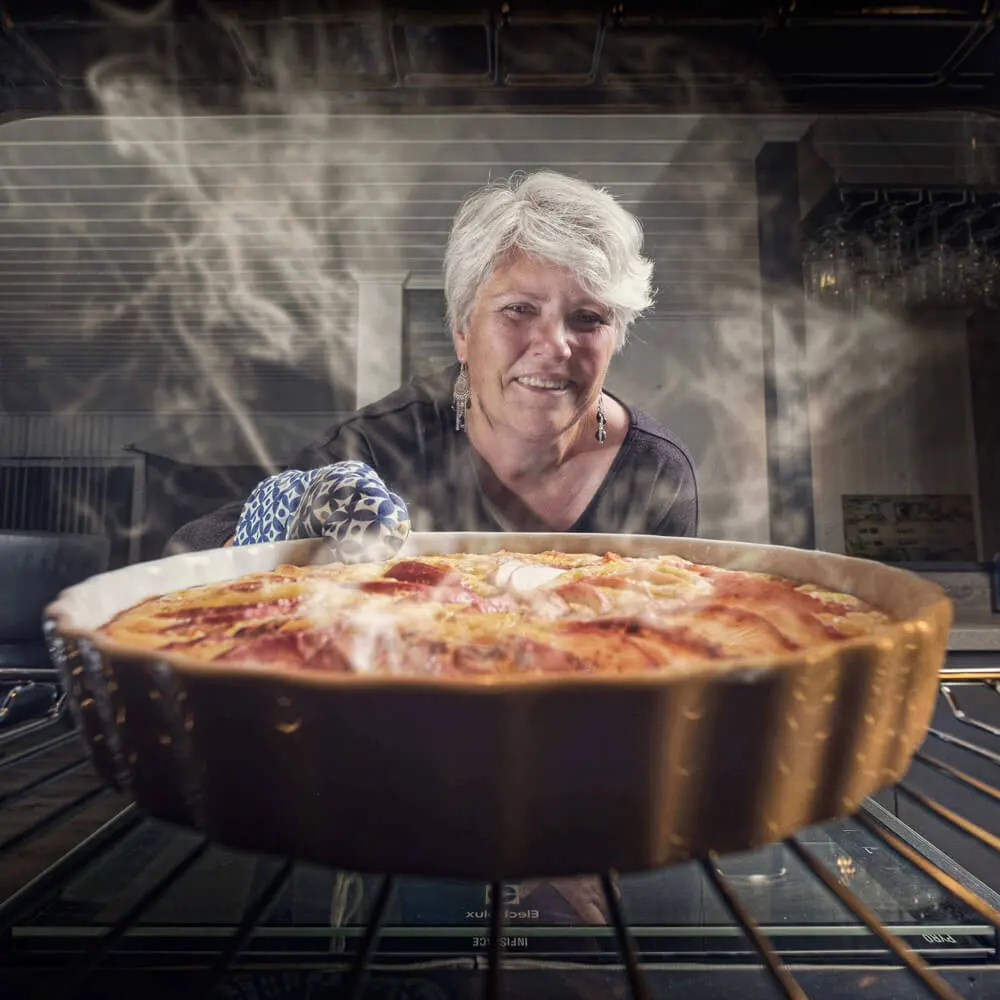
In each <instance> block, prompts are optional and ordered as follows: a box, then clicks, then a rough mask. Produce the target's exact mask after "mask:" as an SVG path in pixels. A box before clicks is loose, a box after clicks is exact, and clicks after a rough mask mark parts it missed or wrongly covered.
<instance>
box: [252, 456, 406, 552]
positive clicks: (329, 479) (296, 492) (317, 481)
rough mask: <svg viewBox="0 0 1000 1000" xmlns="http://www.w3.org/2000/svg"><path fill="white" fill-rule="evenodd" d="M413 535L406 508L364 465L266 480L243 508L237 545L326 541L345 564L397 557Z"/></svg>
mask: <svg viewBox="0 0 1000 1000" xmlns="http://www.w3.org/2000/svg"><path fill="white" fill-rule="evenodd" d="M409 533H410V515H409V512H408V511H407V509H406V504H405V503H403V501H402V499H400V497H398V496H397V495H396V494H395V493H392V492H390V490H389V488H388V487H387V486H386V485H385V483H384V482H382V480H381V479H380V478H379V477H378V475H377V474H376V473H375V471H374V469H372V468H371V467H370V466H368V465H365V464H364V463H363V462H337V463H336V464H334V465H326V466H323V467H322V468H320V469H309V470H307V471H305V472H300V471H299V470H297V469H288V470H286V471H285V472H280V473H278V474H277V475H276V476H271V477H269V478H268V479H265V480H264V481H263V482H262V483H258V485H257V486H256V487H255V488H254V490H253V492H252V493H251V494H250V496H249V497H248V499H247V502H246V503H245V504H244V505H243V511H242V513H241V514H240V519H239V521H238V523H237V525H236V532H235V534H234V536H233V544H234V545H253V544H255V543H258V542H281V541H287V540H291V539H295V538H319V537H325V538H326V539H328V540H329V541H330V543H331V544H332V547H333V550H334V555H335V556H336V557H337V558H338V559H339V560H340V561H341V562H374V561H379V560H382V559H389V558H391V557H392V556H394V555H395V554H396V553H397V552H398V551H399V549H400V547H401V546H402V545H403V543H404V542H405V541H406V539H407V537H408V536H409Z"/></svg>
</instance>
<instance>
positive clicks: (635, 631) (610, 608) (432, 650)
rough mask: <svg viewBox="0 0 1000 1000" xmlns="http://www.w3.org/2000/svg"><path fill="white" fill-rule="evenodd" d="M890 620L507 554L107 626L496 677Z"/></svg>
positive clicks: (114, 632)
mask: <svg viewBox="0 0 1000 1000" xmlns="http://www.w3.org/2000/svg"><path fill="white" fill-rule="evenodd" d="M889 622H890V619H889V617H888V616H887V615H885V614H883V613H882V612H881V611H879V610H877V609H876V608H873V607H871V606H870V605H867V604H865V603H864V602H862V601H860V600H858V599H857V598H855V597H852V596H850V595H848V594H842V593H836V592H831V591H828V590H824V589H821V588H819V587H817V586H815V585H811V584H803V583H799V582H796V581H794V580H789V579H784V578H781V577H776V576H772V575H768V574H761V573H751V572H745V571H739V570H728V569H720V568H717V567H712V566H705V565H699V564H697V563H693V562H690V561H688V560H685V559H682V558H680V557H679V556H672V555H664V556H655V557H646V558H629V557H624V556H621V555H617V554H615V553H612V552H609V553H606V554H605V555H594V554H569V553H564V552H542V553H537V554H530V555H525V554H521V553H512V552H503V551H501V552H496V553H491V554H489V555H482V554H464V553H463V554H452V555H439V556H421V557H420V558H402V557H400V558H395V559H391V560H389V561H387V562H383V563H363V564H355V565H345V564H341V563H335V564H329V565H322V566H308V567H300V566H279V567H278V568H277V569H275V570H272V571H270V572H262V573H254V574H250V575H247V576H243V577H241V578H238V579H235V580H229V581H225V582H222V583H216V584H210V585H204V586H198V587H191V588H188V589H185V590H181V591H177V592H174V593H168V594H163V595H160V596H157V597H152V598H149V599H148V600H145V601H142V602H141V603H139V604H136V605H135V606H134V607H131V608H129V609H127V610H125V611H122V612H120V613H119V614H118V615H116V616H115V617H114V618H113V619H112V620H111V621H109V622H107V623H106V624H105V625H104V626H103V627H102V629H101V631H102V632H103V634H104V635H105V636H107V637H108V638H109V639H112V640H115V641H117V642H120V643H123V644H127V645H129V646H133V647H141V648H144V649H153V650H157V651H160V652H164V653H179V654H183V655H184V656H186V657H188V658H193V659H196V660H200V661H206V662H214V663H229V664H233V665H234V666H241V667H243V666H245V667H250V668H252V667H254V666H267V667H279V668H287V669H289V670H296V669H302V668H305V669H309V670H321V671H334V672H341V673H357V674H365V673H375V674H389V675H403V676H415V675H421V676H437V677H466V678H483V679H487V680H488V679H490V678H499V677H504V676H510V675H525V674H558V675H571V674H601V673H608V674H621V673H634V672H649V671H660V670H669V669H670V668H671V667H674V666H679V665H694V664H698V663H707V662H711V661H721V660H726V661H729V660H733V659H741V658H755V657H759V656H774V655H782V654H787V653H791V652H795V651H799V650H803V649H808V648H809V647H814V646H820V645H824V644H829V643H835V642H838V641H843V640H845V639H849V638H852V637H855V636H860V635H865V634H868V633H871V632H873V631H876V630H878V629H880V628H882V627H884V626H885V625H887V624H888V623H889Z"/></svg>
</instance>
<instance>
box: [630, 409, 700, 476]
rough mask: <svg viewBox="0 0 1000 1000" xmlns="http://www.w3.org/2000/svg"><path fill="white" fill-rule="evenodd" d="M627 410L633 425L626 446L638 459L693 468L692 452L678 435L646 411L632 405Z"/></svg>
mask: <svg viewBox="0 0 1000 1000" xmlns="http://www.w3.org/2000/svg"><path fill="white" fill-rule="evenodd" d="M627 409H628V411H629V414H630V415H631V425H630V427H629V433H628V435H627V436H626V439H625V446H626V447H627V448H628V449H629V451H630V452H631V453H633V454H634V456H635V458H636V459H642V458H645V459H646V460H651V461H655V462H658V463H660V464H668V465H676V464H678V463H681V464H684V465H687V466H690V467H691V468H693V466H694V463H693V461H692V459H691V452H690V451H689V450H688V447H687V445H685V444H684V442H683V441H682V440H681V438H680V437H678V435H677V434H675V433H674V432H673V431H671V430H668V429H667V427H665V426H664V425H663V424H662V423H661V422H660V421H659V420H657V419H656V417H654V416H652V415H650V414H649V413H646V412H645V411H644V410H640V409H638V408H637V407H635V406H630V405H629V406H627Z"/></svg>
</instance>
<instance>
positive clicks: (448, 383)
mask: <svg viewBox="0 0 1000 1000" xmlns="http://www.w3.org/2000/svg"><path fill="white" fill-rule="evenodd" d="M457 373H458V366H457V365H453V366H450V367H448V368H443V369H441V370H440V371H435V372H430V373H428V374H421V375H414V376H413V377H412V378H410V379H409V380H408V381H407V382H404V383H403V384H402V385H401V386H399V387H398V388H397V389H393V390H392V392H390V393H388V394H387V395H385V396H382V397H381V398H380V399H377V400H375V401H374V402H371V403H367V404H365V405H364V406H361V407H359V408H358V409H357V410H355V411H354V412H353V413H352V414H350V415H349V416H348V417H347V422H354V421H373V420H374V421H377V420H380V419H382V418H385V417H391V416H393V415H394V414H400V413H403V412H406V411H412V412H414V413H418V412H419V411H424V410H433V411H440V410H441V409H442V408H444V407H447V406H450V405H451V393H452V387H453V385H454V381H455V377H456V375H457Z"/></svg>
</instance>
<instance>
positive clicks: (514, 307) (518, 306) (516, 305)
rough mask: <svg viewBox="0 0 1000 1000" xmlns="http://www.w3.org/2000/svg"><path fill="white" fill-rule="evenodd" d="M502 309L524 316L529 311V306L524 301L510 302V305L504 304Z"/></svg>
mask: <svg viewBox="0 0 1000 1000" xmlns="http://www.w3.org/2000/svg"><path fill="white" fill-rule="evenodd" d="M503 311H504V312H507V313H511V314H513V315H515V316H526V315H527V314H528V313H529V312H531V306H529V305H527V304H526V303H524V302H512V303H511V304H510V305H507V306H504V307H503Z"/></svg>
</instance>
